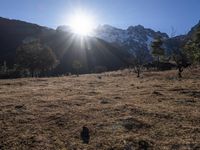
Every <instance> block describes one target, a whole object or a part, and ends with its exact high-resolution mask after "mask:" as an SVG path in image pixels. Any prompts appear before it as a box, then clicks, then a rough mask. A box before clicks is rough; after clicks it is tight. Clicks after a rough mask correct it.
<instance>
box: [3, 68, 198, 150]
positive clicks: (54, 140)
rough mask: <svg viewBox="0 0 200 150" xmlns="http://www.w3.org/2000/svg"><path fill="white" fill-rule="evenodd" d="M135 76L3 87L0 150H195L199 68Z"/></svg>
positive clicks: (34, 80) (125, 73) (111, 75)
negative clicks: (179, 74) (86, 135)
mask: <svg viewBox="0 0 200 150" xmlns="http://www.w3.org/2000/svg"><path fill="white" fill-rule="evenodd" d="M99 76H100V77H99ZM135 76H136V75H135V74H130V73H129V72H128V71H126V70H124V71H118V72H107V73H104V74H92V75H82V76H80V77H75V76H69V77H57V78H29V79H16V80H1V81H0V149H8V150H13V149H20V150H21V149H22V150H23V149H24V150H26V149H27V150H28V149H63V150H64V149H69V150H74V149H90V150H93V149H102V150H104V149H106V150H111V149H113V150H121V149H122V150H123V149H125V150H131V149H133V150H135V149H142V147H143V148H144V147H147V148H148V149H155V150H159V149H161V150H165V149H166V150H168V149H174V150H177V149H180V150H184V149H195V148H196V149H200V69H194V70H192V71H191V70H186V71H185V72H184V74H183V76H184V78H183V79H182V80H178V79H177V78H176V72H175V71H166V72H150V73H148V72H146V73H144V75H143V77H141V78H139V79H138V78H136V77H135ZM84 125H85V126H87V127H88V128H89V129H90V135H91V138H90V143H89V144H83V143H82V140H81V138H80V132H81V129H82V127H83V126H84Z"/></svg>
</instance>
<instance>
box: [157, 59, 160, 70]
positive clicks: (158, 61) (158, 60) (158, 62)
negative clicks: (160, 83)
mask: <svg viewBox="0 0 200 150" xmlns="http://www.w3.org/2000/svg"><path fill="white" fill-rule="evenodd" d="M159 64H160V57H159V56H158V58H157V70H159Z"/></svg>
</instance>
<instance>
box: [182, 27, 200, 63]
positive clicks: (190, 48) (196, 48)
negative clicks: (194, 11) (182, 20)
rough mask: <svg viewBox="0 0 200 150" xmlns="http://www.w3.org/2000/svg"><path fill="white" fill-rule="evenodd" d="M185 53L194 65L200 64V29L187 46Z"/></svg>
mask: <svg viewBox="0 0 200 150" xmlns="http://www.w3.org/2000/svg"><path fill="white" fill-rule="evenodd" d="M185 52H186V53H187V56H188V57H189V58H190V60H191V61H192V63H195V64H200V27H199V28H197V31H196V32H195V34H194V36H193V38H192V40H190V41H189V42H188V43H187V44H186V46H185Z"/></svg>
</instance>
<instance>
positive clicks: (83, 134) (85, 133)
mask: <svg viewBox="0 0 200 150" xmlns="http://www.w3.org/2000/svg"><path fill="white" fill-rule="evenodd" d="M81 139H82V140H83V143H84V144H89V141H90V131H89V129H88V128H87V127H86V126H83V129H82V131H81Z"/></svg>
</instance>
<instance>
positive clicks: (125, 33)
mask: <svg viewBox="0 0 200 150" xmlns="http://www.w3.org/2000/svg"><path fill="white" fill-rule="evenodd" d="M95 36H96V37H98V38H101V39H103V40H105V41H107V42H109V43H115V44H118V45H120V46H123V47H126V48H127V49H128V50H129V52H134V51H136V50H138V49H144V50H148V51H149V50H150V44H151V42H152V41H153V40H154V39H155V38H156V37H162V38H163V39H168V38H169V37H168V35H167V34H166V33H161V32H159V31H158V32H155V31H154V30H152V29H148V28H144V27H143V26H142V25H138V26H130V27H128V28H127V29H126V30H123V29H118V28H115V27H112V26H110V25H103V26H99V27H98V28H97V29H96V30H95Z"/></svg>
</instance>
